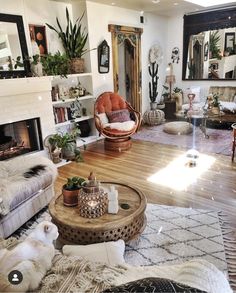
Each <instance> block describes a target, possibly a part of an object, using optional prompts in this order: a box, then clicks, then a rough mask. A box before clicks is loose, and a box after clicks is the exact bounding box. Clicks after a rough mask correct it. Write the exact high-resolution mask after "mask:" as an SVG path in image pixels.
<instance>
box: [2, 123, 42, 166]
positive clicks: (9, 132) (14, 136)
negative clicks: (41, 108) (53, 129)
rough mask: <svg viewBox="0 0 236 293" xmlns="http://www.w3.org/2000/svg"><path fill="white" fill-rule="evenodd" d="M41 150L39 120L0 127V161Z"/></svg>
mask: <svg viewBox="0 0 236 293" xmlns="http://www.w3.org/2000/svg"><path fill="white" fill-rule="evenodd" d="M40 150H43V142H42V134H41V125H40V119H39V118H33V119H27V120H22V121H16V122H12V123H7V124H2V125H0V161H3V160H6V159H9V158H13V157H16V156H20V155H23V154H26V153H31V152H34V151H40Z"/></svg>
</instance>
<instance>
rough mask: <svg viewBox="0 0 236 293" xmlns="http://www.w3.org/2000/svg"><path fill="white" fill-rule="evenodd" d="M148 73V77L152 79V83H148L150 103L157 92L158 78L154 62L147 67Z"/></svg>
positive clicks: (154, 99) (153, 100)
mask: <svg viewBox="0 0 236 293" xmlns="http://www.w3.org/2000/svg"><path fill="white" fill-rule="evenodd" d="M148 72H149V74H150V76H151V77H152V81H151V82H149V98H150V100H151V102H152V103H153V102H155V101H156V98H157V95H158V92H157V83H158V79H159V77H158V76H157V73H158V64H157V63H156V62H153V63H151V65H149V66H148Z"/></svg>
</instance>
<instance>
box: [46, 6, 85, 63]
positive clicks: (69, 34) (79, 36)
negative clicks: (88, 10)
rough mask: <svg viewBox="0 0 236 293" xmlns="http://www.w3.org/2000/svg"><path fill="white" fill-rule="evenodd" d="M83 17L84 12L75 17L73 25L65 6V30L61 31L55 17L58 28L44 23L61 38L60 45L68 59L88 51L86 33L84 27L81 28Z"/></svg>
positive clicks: (80, 55) (78, 56)
mask: <svg viewBox="0 0 236 293" xmlns="http://www.w3.org/2000/svg"><path fill="white" fill-rule="evenodd" d="M83 17H84V13H83V14H82V16H81V17H79V18H77V20H76V21H75V24H74V25H73V24H72V21H71V19H70V15H69V11H68V9H67V7H66V20H67V24H66V29H65V31H63V29H62V26H61V24H60V22H59V20H58V18H57V17H56V21H57V26H58V28H55V27H53V26H52V25H50V24H48V23H46V25H47V26H48V27H49V28H50V29H51V30H54V31H55V32H56V33H57V34H58V37H59V38H60V39H61V41H62V45H63V47H64V49H65V53H66V55H67V56H68V57H69V59H72V58H81V57H82V56H83V55H84V54H85V53H87V52H88V51H89V50H88V49H85V44H86V42H87V38H88V33H86V32H85V29H82V19H83Z"/></svg>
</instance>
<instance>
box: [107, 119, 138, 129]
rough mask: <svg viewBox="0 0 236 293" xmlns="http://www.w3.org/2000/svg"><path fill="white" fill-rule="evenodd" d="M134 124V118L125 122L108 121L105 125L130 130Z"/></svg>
mask: <svg viewBox="0 0 236 293" xmlns="http://www.w3.org/2000/svg"><path fill="white" fill-rule="evenodd" d="M134 125H135V122H134V121H133V120H130V121H125V122H114V123H106V124H105V125H104V127H108V128H111V129H117V130H120V131H129V130H131V129H132V128H133V127H134Z"/></svg>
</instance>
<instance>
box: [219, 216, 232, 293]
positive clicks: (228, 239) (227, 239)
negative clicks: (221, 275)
mask: <svg viewBox="0 0 236 293" xmlns="http://www.w3.org/2000/svg"><path fill="white" fill-rule="evenodd" d="M218 216H219V221H220V225H221V230H222V236H223V241H224V247H225V257H226V262H227V266H228V275H229V283H230V286H231V288H232V289H233V290H234V292H236V228H234V227H232V226H231V223H232V222H231V221H230V219H229V217H228V216H227V215H226V214H225V213H222V212H218Z"/></svg>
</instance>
